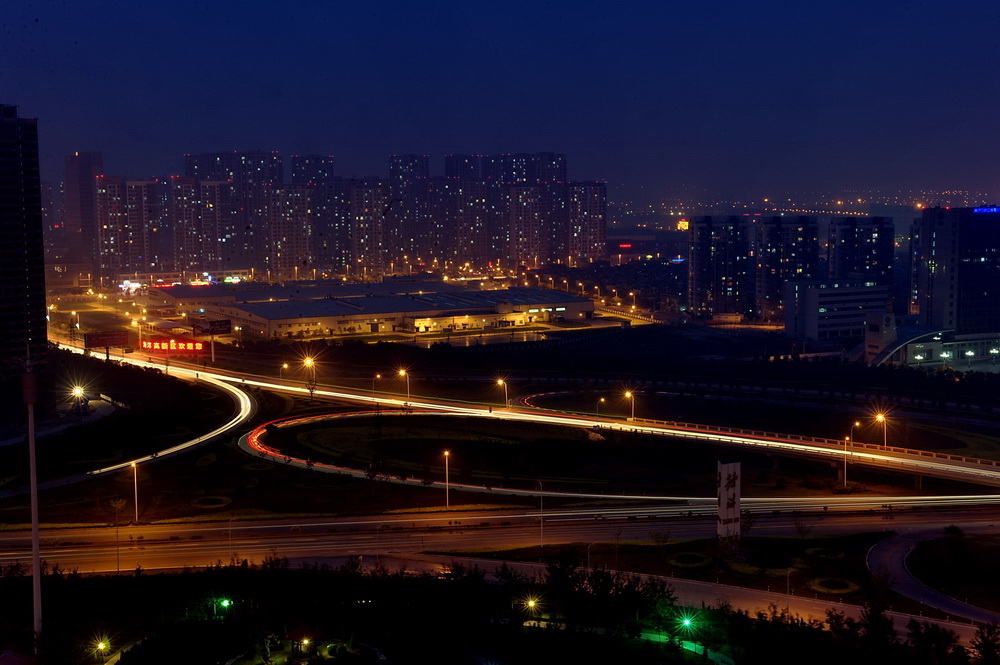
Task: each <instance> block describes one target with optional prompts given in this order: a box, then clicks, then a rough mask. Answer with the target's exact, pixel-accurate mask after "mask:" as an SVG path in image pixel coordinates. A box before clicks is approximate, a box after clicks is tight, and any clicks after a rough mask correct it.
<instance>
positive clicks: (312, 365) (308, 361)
mask: <svg viewBox="0 0 1000 665" xmlns="http://www.w3.org/2000/svg"><path fill="white" fill-rule="evenodd" d="M302 364H303V365H305V367H306V369H307V370H309V383H310V384H312V385H314V386H315V385H316V361H315V360H313V359H312V358H311V357H310V358H305V359H304V360H303V361H302Z"/></svg>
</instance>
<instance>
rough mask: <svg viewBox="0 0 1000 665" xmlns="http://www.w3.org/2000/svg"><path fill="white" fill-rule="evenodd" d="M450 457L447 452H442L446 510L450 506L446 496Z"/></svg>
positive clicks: (449, 500) (448, 498)
mask: <svg viewBox="0 0 1000 665" xmlns="http://www.w3.org/2000/svg"><path fill="white" fill-rule="evenodd" d="M449 457H451V453H450V452H448V451H447V450H446V451H444V506H445V508H448V507H449V506H451V499H450V497H449V496H448V489H449V486H448V458H449Z"/></svg>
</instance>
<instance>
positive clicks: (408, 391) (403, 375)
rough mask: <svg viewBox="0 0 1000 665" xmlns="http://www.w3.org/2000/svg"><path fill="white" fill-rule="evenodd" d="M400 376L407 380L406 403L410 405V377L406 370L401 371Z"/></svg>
mask: <svg viewBox="0 0 1000 665" xmlns="http://www.w3.org/2000/svg"><path fill="white" fill-rule="evenodd" d="M399 375H400V376H401V377H403V378H405V379H406V403H407V404H409V403H410V375H409V374H408V373H407V371H406V370H405V369H401V370H399Z"/></svg>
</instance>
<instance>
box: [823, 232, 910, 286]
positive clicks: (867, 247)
mask: <svg viewBox="0 0 1000 665" xmlns="http://www.w3.org/2000/svg"><path fill="white" fill-rule="evenodd" d="M894 251H895V246H894V228H893V221H892V218H891V217H853V216H851V217H834V218H833V219H832V220H831V221H830V244H829V246H828V248H827V259H828V265H829V277H830V279H863V280H865V281H869V282H875V283H877V284H879V285H881V286H889V285H891V284H892V275H893V252H894Z"/></svg>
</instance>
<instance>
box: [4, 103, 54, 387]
mask: <svg viewBox="0 0 1000 665" xmlns="http://www.w3.org/2000/svg"><path fill="white" fill-rule="evenodd" d="M0 234H2V235H3V242H0V373H3V374H12V373H16V372H19V371H23V368H24V362H25V361H26V360H29V356H30V361H31V362H32V363H39V362H44V359H45V350H46V346H47V341H46V330H45V324H46V320H45V267H44V247H43V243H42V202H41V183H40V180H39V175H38V128H37V123H36V121H35V120H34V119H29V118H19V117H18V115H17V107H16V106H10V105H0Z"/></svg>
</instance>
